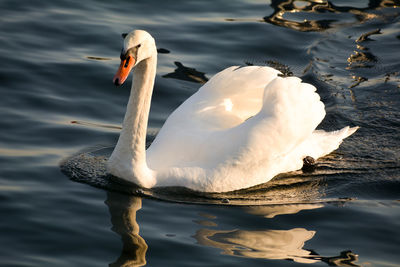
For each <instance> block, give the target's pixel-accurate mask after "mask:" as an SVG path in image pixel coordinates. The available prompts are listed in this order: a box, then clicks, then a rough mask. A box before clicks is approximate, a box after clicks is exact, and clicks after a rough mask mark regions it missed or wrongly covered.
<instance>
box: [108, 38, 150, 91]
mask: <svg viewBox="0 0 400 267" xmlns="http://www.w3.org/2000/svg"><path fill="white" fill-rule="evenodd" d="M122 37H123V38H124V47H123V48H122V51H121V64H120V66H119V68H118V71H117V73H116V74H115V76H114V79H113V82H114V84H115V85H117V86H119V85H121V84H123V83H124V82H125V80H126V78H128V76H129V73H130V72H131V70H132V69H133V67H135V66H136V65H137V64H138V63H139V62H140V61H142V60H145V59H147V58H149V57H151V56H153V55H155V54H157V49H156V44H155V41H154V38H153V37H152V36H151V35H150V34H149V33H148V32H146V31H142V30H134V31H131V32H130V33H128V34H123V35H122Z"/></svg>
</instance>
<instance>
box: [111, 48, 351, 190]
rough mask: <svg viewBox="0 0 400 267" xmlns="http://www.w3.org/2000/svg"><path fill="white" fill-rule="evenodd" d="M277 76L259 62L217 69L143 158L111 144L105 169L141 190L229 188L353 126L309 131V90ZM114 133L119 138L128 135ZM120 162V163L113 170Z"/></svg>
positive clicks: (317, 105)
mask: <svg viewBox="0 0 400 267" xmlns="http://www.w3.org/2000/svg"><path fill="white" fill-rule="evenodd" d="M125 42H127V41H125ZM135 43H137V42H135ZM150 59H151V58H150ZM145 61H146V60H145ZM147 61H149V62H152V60H147ZM153 61H154V60H153ZM149 64H150V63H149ZM278 74H279V71H277V70H275V69H273V68H270V67H259V66H247V67H230V68H227V69H225V70H223V71H221V72H220V73H218V74H216V75H215V76H214V77H213V78H212V79H210V80H209V81H208V82H207V83H206V84H205V85H203V86H202V87H201V88H200V89H199V90H198V92H196V93H195V94H194V95H193V96H191V97H190V98H189V99H187V100H186V101H185V102H184V103H183V104H182V105H181V106H180V107H178V108H177V109H176V110H175V111H174V112H173V113H172V114H171V115H170V116H169V118H168V119H167V121H166V122H165V124H164V126H163V127H162V128H161V130H160V132H159V133H158V135H157V137H156V138H155V140H154V141H153V143H152V144H151V146H150V147H149V148H148V150H147V151H146V155H145V158H144V159H145V160H143V161H145V162H144V163H143V162H142V163H141V165H135V164H134V163H132V158H129V157H130V156H129V153H120V150H123V149H122V148H121V147H123V146H122V144H118V145H117V147H116V149H115V151H114V152H113V155H112V159H111V160H110V161H109V164H108V166H109V170H110V172H111V173H113V174H115V175H117V176H120V177H122V178H124V179H126V180H130V181H133V182H135V183H137V184H139V185H142V186H145V187H154V186H184V187H188V188H191V189H194V190H199V191H208V192H223V191H232V190H237V189H242V188H246V187H250V186H254V185H257V184H260V183H265V182H267V181H269V180H270V179H272V178H273V177H274V176H276V175H277V174H279V173H284V172H289V171H294V170H297V169H300V168H301V167H302V164H303V158H304V157H305V156H312V157H314V158H318V157H321V156H323V155H326V154H328V153H330V152H331V151H333V150H335V149H337V148H338V146H339V144H340V143H341V142H342V140H343V139H344V138H346V137H347V136H349V135H351V134H352V133H353V132H355V130H356V129H357V128H356V127H355V128H349V127H345V128H343V129H342V130H340V131H335V132H325V131H322V130H315V128H316V127H317V126H318V124H319V123H320V122H321V121H322V119H323V118H324V116H325V109H324V104H323V103H322V102H321V101H320V98H319V95H318V94H317V93H316V88H315V87H314V86H312V85H310V84H307V83H302V82H301V80H300V79H299V78H296V77H288V78H281V77H279V76H278ZM135 75H138V74H137V73H136V74H135ZM143 75H145V74H143ZM153 79H154V77H153ZM134 82H135V81H134ZM139 87H140V86H139ZM142 89H143V90H144V89H146V88H142ZM137 90H138V89H136V91H137ZM147 90H152V88H147ZM132 94H135V95H136V97H137V95H138V93H137V92H135V91H134V86H132V93H131V98H132V97H133V96H132ZM130 100H131V99H130ZM128 108H129V104H128ZM129 112H130V111H129V110H128V111H127V114H128V113H129ZM128 115H129V114H128ZM131 115H132V116H133V117H134V115H135V114H131ZM147 116H148V114H147ZM128 117H129V116H128ZM142 117H143V115H141V118H142ZM142 120H143V118H142ZM146 123H147V118H146ZM124 124H125V121H124ZM142 125H143V122H142ZM125 126H126V125H124V127H125ZM139 126H140V125H139ZM131 128H132V129H134V128H135V127H131ZM131 134H133V133H131ZM122 135H123V134H122V133H121V137H120V139H129V136H128V137H127V136H126V133H125V137H123V136H122ZM133 139H135V137H133ZM136 139H137V138H136ZM120 141H121V140H119V142H118V143H120ZM128 141H129V140H127V141H125V142H126V143H129V142H128ZM118 147H119V148H118ZM131 148H132V149H133V150H135V149H137V148H136V147H135V146H131ZM131 154H133V155H135V152H134V151H132V152H131ZM132 157H133V158H135V156H132ZM121 162H122V163H121ZM123 162H127V164H125V166H128V167H121V166H123V165H124V164H123ZM128 163H129V164H128ZM146 164H147V166H145V165H146ZM118 168H127V171H126V172H125V173H124V172H121V171H119V170H118ZM129 168H143V170H144V172H145V173H146V175H147V176H148V177H142V178H140V177H137V176H138V175H137V172H136V174H135V171H134V170H131V171H130V170H129ZM146 175H144V176H146ZM150 180H151V182H148V181H150ZM147 182H148V183H147Z"/></svg>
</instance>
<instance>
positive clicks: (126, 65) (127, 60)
mask: <svg viewBox="0 0 400 267" xmlns="http://www.w3.org/2000/svg"><path fill="white" fill-rule="evenodd" d="M130 59H131V57H130V56H128V57H127V58H126V61H125V65H124V68H127V67H128V64H129V60H130Z"/></svg>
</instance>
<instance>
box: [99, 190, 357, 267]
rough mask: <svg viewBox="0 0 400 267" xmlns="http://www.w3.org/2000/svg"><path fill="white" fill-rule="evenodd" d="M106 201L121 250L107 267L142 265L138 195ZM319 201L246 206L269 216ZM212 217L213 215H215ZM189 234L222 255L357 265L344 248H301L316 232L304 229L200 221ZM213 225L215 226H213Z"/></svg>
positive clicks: (143, 249) (109, 197) (111, 194)
mask: <svg viewBox="0 0 400 267" xmlns="http://www.w3.org/2000/svg"><path fill="white" fill-rule="evenodd" d="M105 204H106V205H107V206H108V208H109V212H110V215H111V222H112V230H113V231H114V232H115V233H117V234H118V235H120V237H121V240H122V252H121V255H120V256H119V258H118V259H117V260H116V261H115V262H113V263H111V264H110V265H109V266H113V267H116V266H144V265H146V252H147V249H148V244H147V243H146V241H145V240H144V239H143V238H142V237H141V236H140V234H139V225H138V223H137V219H136V214H137V211H139V210H140V209H141V207H142V199H141V198H140V197H135V196H128V195H124V194H119V193H115V192H108V193H107V200H106V201H105ZM323 206H324V205H322V204H313V205H312V204H305V205H303V204H297V205H277V206H271V207H268V206H266V207H260V206H259V207H257V208H256V209H254V207H246V208H245V211H246V212H248V213H250V214H256V215H262V216H264V217H265V218H272V217H274V216H275V215H277V214H280V215H283V214H293V213H297V212H299V211H301V210H305V209H317V208H321V207H323ZM214 219H215V218H214ZM198 224H199V227H200V229H198V230H197V231H196V233H194V235H193V236H192V238H194V239H195V240H196V242H197V243H198V244H200V245H203V246H207V247H212V248H216V249H218V250H221V251H222V254H224V255H229V256H235V257H245V258H257V259H270V260H290V261H295V262H299V263H315V262H325V263H327V264H328V265H329V266H358V265H356V264H355V263H354V262H356V261H357V260H358V256H357V255H356V254H354V253H353V252H351V251H343V252H341V253H340V255H338V256H334V257H326V256H321V255H318V253H317V252H316V250H314V249H306V248H304V246H305V244H306V242H307V241H309V240H311V239H312V238H313V237H314V236H315V235H316V234H317V233H316V232H315V231H312V230H307V229H304V228H293V229H289V230H273V229H264V230H257V231H251V230H240V229H236V230H215V229H209V228H204V226H205V225H206V223H204V222H202V223H201V222H199V223H198ZM213 226H216V225H213Z"/></svg>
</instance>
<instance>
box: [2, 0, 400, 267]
mask: <svg viewBox="0 0 400 267" xmlns="http://www.w3.org/2000/svg"><path fill="white" fill-rule="evenodd" d="M399 6H400V3H399V2H398V1H390V0H388V1H372V0H371V1H369V2H368V1H356V0H352V1H341V0H337V1H330V2H326V1H315V2H312V1H272V2H265V1H256V0H252V1H244V0H236V1H157V0H154V1H135V2H133V1H118V2H116V1H113V2H112V3H111V2H109V1H94V0H88V1H62V0H58V1H39V0H36V1H35V0H34V1H19V2H18V4H16V3H15V1H7V0H2V1H0V10H1V11H0V13H1V17H0V43H1V45H0V62H1V65H0V91H1V98H0V114H1V118H0V129H2V130H1V131H0V214H1V220H0V229H1V230H0V245H1V248H2V250H1V251H0V265H1V266H105V265H110V266H143V265H146V264H147V266H244V265H247V266H304V265H305V264H311V263H312V264H313V266H327V265H331V266H332V265H336V266H399V262H400V256H399V255H398V251H399V248H400V246H399V245H400V238H399V237H400V231H399V229H400V225H399V221H400V220H399V219H400V175H399V173H400V138H399V129H400V119H399V114H400V113H399V111H400V56H399V53H398V50H399V47H400V9H399V8H398V7H399ZM295 11H296V12H295ZM133 28H141V29H146V30H147V31H149V32H151V34H152V35H153V36H154V37H155V38H156V40H157V45H158V48H163V49H166V50H168V51H169V53H162V54H161V53H160V54H159V57H158V61H159V64H158V69H157V77H156V85H155V91H154V95H153V102H152V107H151V114H150V122H149V124H150V125H149V126H150V127H149V136H148V139H149V140H150V141H151V140H152V138H154V136H155V135H156V133H157V131H158V129H159V128H160V127H161V126H162V124H163V122H164V121H165V119H166V118H167V116H168V115H169V114H170V113H171V112H172V111H173V110H174V109H175V108H176V107H177V106H178V105H179V104H180V103H181V102H182V101H184V100H185V99H186V98H188V97H189V96H190V95H192V94H193V93H194V92H196V90H197V89H198V88H199V86H200V85H201V83H202V82H204V81H206V80H207V79H209V78H210V77H211V76H212V75H213V74H215V73H216V72H218V71H220V70H222V69H224V68H226V67H228V66H230V65H241V64H246V63H251V64H267V63H268V61H269V62H270V61H274V62H279V63H280V64H284V65H286V66H289V68H290V71H291V72H293V74H294V75H296V76H299V77H302V78H303V80H305V81H307V82H310V83H312V84H314V85H315V86H317V88H318V92H319V94H320V95H321V97H322V100H323V102H324V103H325V105H326V110H327V116H326V118H325V120H324V121H323V123H322V124H321V126H320V127H321V128H323V129H327V130H332V129H337V128H340V127H343V126H346V125H352V126H353V125H358V126H361V128H360V130H359V131H358V132H357V133H356V134H355V135H354V136H352V137H350V138H348V139H346V140H345V142H344V143H343V144H342V146H341V147H340V149H339V150H337V151H336V152H334V153H333V154H331V155H329V156H328V157H326V158H324V159H321V161H320V162H319V163H318V165H317V168H316V170H315V172H313V173H302V172H301V171H299V172H295V173H291V174H285V175H282V176H280V177H277V178H276V179H274V180H273V181H272V182H271V183H268V184H265V185H261V186H258V187H256V188H252V189H249V190H243V191H239V192H235V193H228V194H223V195H218V194H199V193H194V192H188V191H185V190H181V189H171V190H169V191H168V190H167V191H162V190H161V191H160V190H158V191H157V190H153V191H152V190H139V189H137V188H131V187H126V186H123V185H120V184H118V183H115V182H112V181H109V180H108V178H107V176H106V175H103V174H104V173H103V169H102V167H104V166H103V161H102V160H101V156H102V155H105V156H107V155H108V153H109V152H110V151H111V150H112V147H113V146H114V145H115V143H116V140H117V138H118V133H119V129H118V127H119V126H120V124H121V121H122V118H123V114H124V112H125V105H126V102H127V99H128V94H129V83H128V84H127V85H125V86H123V87H122V88H115V87H114V86H113V85H112V81H111V80H112V77H113V75H114V73H115V71H116V68H117V66H118V64H119V52H120V49H121V45H122V38H121V37H120V35H121V33H123V32H128V31H130V30H131V29H133ZM72 122H75V123H72ZM82 151H90V152H91V153H86V154H82V153H81V152H82ZM80 153H81V154H80ZM77 154H78V155H80V156H81V157H83V159H82V160H81V162H80V164H81V165H79V166H78V165H77V166H75V167H76V168H77V169H75V171H76V170H78V172H77V173H75V174H76V175H75V176H73V175H69V176H66V175H65V174H64V173H62V172H61V171H60V162H65V160H66V159H68V158H69V157H71V156H72V155H77ZM88 163H93V164H92V165H90V164H89V165H88ZM85 168H86V169H85ZM69 170H71V169H69ZM82 170H86V175H82ZM69 174H71V173H69ZM76 181H78V182H80V183H77V182H76ZM160 200H161V201H160ZM205 203H206V205H204V204H205Z"/></svg>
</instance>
